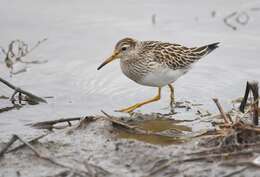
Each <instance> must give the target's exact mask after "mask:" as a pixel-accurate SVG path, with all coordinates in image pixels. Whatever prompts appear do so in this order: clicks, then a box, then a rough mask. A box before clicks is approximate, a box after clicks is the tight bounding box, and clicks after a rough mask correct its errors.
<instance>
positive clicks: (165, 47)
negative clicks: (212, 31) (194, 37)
mask: <svg viewBox="0 0 260 177" xmlns="http://www.w3.org/2000/svg"><path fill="white" fill-rule="evenodd" d="M146 43H147V44H146V45H145V46H146V47H145V48H147V49H148V50H152V52H153V54H154V61H156V62H159V63H165V64H167V65H168V66H169V67H170V68H172V69H179V68H185V67H189V66H190V65H191V64H192V63H194V62H195V61H197V60H199V59H200V58H201V57H203V56H205V55H207V54H209V53H210V52H211V51H213V50H214V49H216V48H217V47H218V43H214V44H210V45H205V46H202V47H193V48H187V47H184V46H181V45H179V44H171V43H162V42H158V41H147V42H146Z"/></svg>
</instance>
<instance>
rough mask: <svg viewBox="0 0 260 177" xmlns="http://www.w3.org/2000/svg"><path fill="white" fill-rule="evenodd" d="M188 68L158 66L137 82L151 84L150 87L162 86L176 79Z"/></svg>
mask: <svg viewBox="0 0 260 177" xmlns="http://www.w3.org/2000/svg"><path fill="white" fill-rule="evenodd" d="M188 70H189V68H184V69H177V70H173V69H170V68H168V67H166V68H160V69H157V70H154V71H153V72H150V73H149V74H147V75H146V76H145V77H143V78H142V79H141V80H140V81H138V83H139V84H142V85H146V86H151V87H163V86H165V85H168V84H171V83H173V82H174V81H176V80H177V79H178V78H179V77H180V76H182V75H184V74H185V73H187V72H188Z"/></svg>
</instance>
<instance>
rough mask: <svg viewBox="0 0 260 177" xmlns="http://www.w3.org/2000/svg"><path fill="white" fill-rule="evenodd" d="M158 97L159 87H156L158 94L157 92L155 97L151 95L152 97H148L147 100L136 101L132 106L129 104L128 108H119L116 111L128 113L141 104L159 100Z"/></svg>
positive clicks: (159, 95)
mask: <svg viewBox="0 0 260 177" xmlns="http://www.w3.org/2000/svg"><path fill="white" fill-rule="evenodd" d="M160 98H161V88H160V87H158V94H157V95H156V96H155V97H153V98H151V99H149V100H146V101H143V102H141V103H137V104H135V105H133V106H130V107H128V108H124V109H120V110H118V112H125V113H130V112H132V111H133V110H135V109H137V108H139V107H141V106H143V105H145V104H148V103H152V102H155V101H158V100H160Z"/></svg>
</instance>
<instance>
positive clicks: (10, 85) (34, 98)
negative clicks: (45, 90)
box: [0, 77, 47, 103]
mask: <svg viewBox="0 0 260 177" xmlns="http://www.w3.org/2000/svg"><path fill="white" fill-rule="evenodd" d="M0 82H2V83H4V84H5V85H6V86H8V87H9V88H11V89H13V90H14V94H13V95H12V97H11V100H13V99H14V96H15V94H16V93H22V94H24V95H26V96H27V97H28V98H30V99H31V100H32V101H34V102H36V103H39V102H43V103H47V101H46V100H45V99H43V98H41V97H38V96H36V95H34V94H32V93H30V92H27V91H25V90H23V89H21V88H19V87H16V86H14V85H13V84H11V83H10V82H8V81H6V80H4V79H3V78H1V77H0Z"/></svg>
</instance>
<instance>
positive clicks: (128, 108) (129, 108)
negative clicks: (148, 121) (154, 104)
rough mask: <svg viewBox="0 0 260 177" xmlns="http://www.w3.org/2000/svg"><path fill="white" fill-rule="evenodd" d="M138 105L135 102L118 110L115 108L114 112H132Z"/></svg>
mask: <svg viewBox="0 0 260 177" xmlns="http://www.w3.org/2000/svg"><path fill="white" fill-rule="evenodd" d="M139 107H140V105H139V104H135V105H133V106H130V107H127V108H123V109H119V110H115V111H116V112H124V113H132V112H133V111H134V110H135V109H137V108H139Z"/></svg>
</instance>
